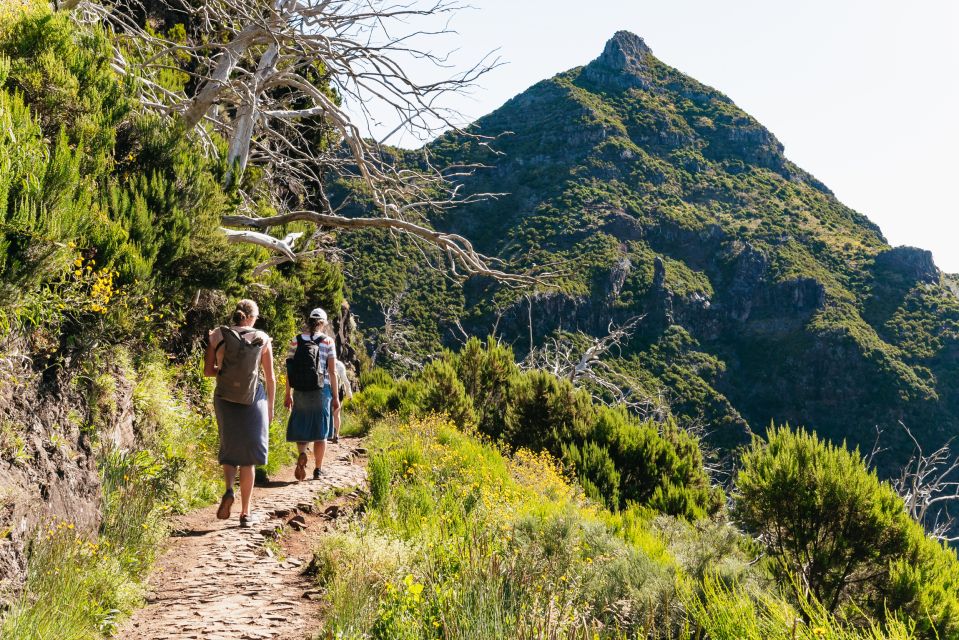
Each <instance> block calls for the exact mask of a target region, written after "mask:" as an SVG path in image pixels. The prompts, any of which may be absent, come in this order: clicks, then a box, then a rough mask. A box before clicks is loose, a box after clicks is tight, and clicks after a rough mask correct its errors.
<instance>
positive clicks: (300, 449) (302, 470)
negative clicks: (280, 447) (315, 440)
mask: <svg viewBox="0 0 959 640" xmlns="http://www.w3.org/2000/svg"><path fill="white" fill-rule="evenodd" d="M307 444H309V443H308V442H297V443H296V451H297V454H298V455H297V456H296V469H294V470H293V477H294V478H296V479H297V480H302V479H303V478H305V477H306V462H307V460H306V445H307Z"/></svg>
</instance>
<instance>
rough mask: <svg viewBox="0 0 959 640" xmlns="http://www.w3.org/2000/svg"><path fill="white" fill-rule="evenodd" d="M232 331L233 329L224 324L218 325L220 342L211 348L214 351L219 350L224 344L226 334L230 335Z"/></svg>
mask: <svg viewBox="0 0 959 640" xmlns="http://www.w3.org/2000/svg"><path fill="white" fill-rule="evenodd" d="M232 333H233V329H231V328H230V327H228V326H226V325H224V326H222V327H220V342H219V343H218V344H217V345H216V348H215V349H214V350H213V351H214V353H215V352H217V351H219V350H220V348H221V347H223V346H224V345H226V337H227V335H231V334H232Z"/></svg>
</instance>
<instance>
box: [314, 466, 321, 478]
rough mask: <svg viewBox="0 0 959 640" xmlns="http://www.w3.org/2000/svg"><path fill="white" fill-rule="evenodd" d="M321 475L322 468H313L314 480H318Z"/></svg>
mask: <svg viewBox="0 0 959 640" xmlns="http://www.w3.org/2000/svg"><path fill="white" fill-rule="evenodd" d="M321 475H323V469H319V468H317V469H313V479H314V480H319V479H320V476H321Z"/></svg>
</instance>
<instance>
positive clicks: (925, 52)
mask: <svg viewBox="0 0 959 640" xmlns="http://www.w3.org/2000/svg"><path fill="white" fill-rule="evenodd" d="M470 4H471V8H470V9H466V10H462V11H460V12H458V13H457V14H456V15H454V17H453V18H452V21H451V23H450V27H451V28H452V29H455V30H456V34H455V35H450V36H444V37H438V38H434V40H433V41H432V43H431V45H430V46H431V47H434V48H435V50H436V51H444V52H445V51H449V50H453V49H455V51H452V55H451V58H450V60H451V64H452V65H453V67H454V68H466V67H467V66H469V64H470V63H473V62H476V61H477V60H479V59H481V58H482V57H483V56H484V55H486V54H487V53H489V52H490V51H493V50H495V55H497V56H499V58H500V59H501V60H502V61H503V62H504V63H505V64H503V65H502V66H500V67H498V68H497V69H494V70H493V71H491V72H490V73H488V74H487V75H485V76H484V77H483V78H482V79H481V81H480V83H479V84H480V86H478V87H476V88H475V89H474V90H473V91H472V92H471V94H470V95H469V96H463V97H458V98H456V99H455V100H453V101H452V102H451V103H450V104H451V106H453V107H455V108H457V109H458V110H459V111H460V112H462V113H463V114H464V116H465V118H466V119H467V120H472V119H475V118H478V117H480V116H482V115H485V114H486V113H489V112H490V111H492V110H494V109H496V108H497V107H499V106H500V105H502V104H503V103H504V102H505V101H506V100H508V99H509V98H511V97H512V96H514V95H516V94H518V93H521V92H522V91H524V90H525V89H526V88H527V87H529V86H530V85H532V84H534V83H536V82H537V81H539V80H542V79H544V78H548V77H550V76H552V75H554V74H556V73H558V72H561V71H565V70H566V69H570V68H572V67H576V66H580V65H583V64H586V63H588V62H589V61H590V60H592V59H593V58H595V57H596V56H598V55H599V53H600V52H601V51H602V49H603V45H604V44H605V42H606V41H607V40H608V39H609V38H610V37H611V36H612V35H613V33H615V32H616V31H618V30H627V31H632V32H633V33H636V34H637V35H639V36H642V37H643V38H644V39H645V40H646V43H647V44H648V45H649V46H650V47H651V48H652V50H653V53H654V54H655V55H656V56H657V57H658V58H659V59H660V60H662V61H663V62H665V63H666V64H669V65H671V66H673V67H676V68H677V69H679V70H680V71H682V72H683V73H686V74H687V75H690V76H692V77H694V78H696V79H697V80H699V81H701V82H704V83H705V84H708V85H710V86H712V87H714V88H716V89H718V90H720V91H722V92H723V93H725V94H726V95H728V96H729V97H730V98H732V100H733V101H734V102H736V104H737V105H739V106H740V107H741V108H742V109H744V110H745V111H746V112H748V113H750V114H751V115H753V116H754V117H755V118H756V119H757V120H759V121H760V122H761V123H762V124H764V125H765V126H766V127H767V128H768V129H769V130H770V131H772V132H773V134H775V135H776V137H777V138H778V139H779V140H780V141H781V142H782V143H783V144H784V145H785V148H786V156H787V157H788V158H789V159H790V160H792V161H793V162H795V163H796V164H798V165H799V166H800V167H802V168H804V169H805V170H807V171H809V172H810V173H812V174H813V175H815V176H816V177H817V178H819V179H820V180H821V181H823V182H824V183H825V184H826V185H827V186H829V187H830V188H831V189H832V190H833V191H834V192H835V194H836V196H837V197H838V198H839V199H840V200H841V201H842V202H843V203H845V204H846V205H848V206H850V207H852V208H854V209H856V210H857V211H860V212H862V213H864V214H866V215H867V216H868V217H869V218H870V219H871V220H872V221H874V222H875V223H877V224H878V225H879V226H880V227H881V228H882V231H883V233H884V234H885V236H886V238H887V240H888V241H889V242H890V243H891V244H893V245H903V244H905V245H911V246H917V247H921V248H924V249H929V250H931V251H932V252H933V256H934V258H935V260H936V263H937V264H938V265H939V267H940V268H941V269H943V270H944V271H946V272H949V273H959V198H957V196H956V193H955V191H956V187H957V186H959V1H957V0H915V1H914V2H902V1H901V0H900V1H898V2H893V1H890V0H871V1H867V0H802V1H799V0H791V1H787V0H657V1H652V0H591V1H589V2H582V1H572V0H471V2H470ZM424 72H425V70H424ZM391 142H393V143H396V142H397V140H391ZM400 142H401V143H402V144H403V145H404V146H413V145H414V144H415V141H413V140H406V139H404V140H401V141H400Z"/></svg>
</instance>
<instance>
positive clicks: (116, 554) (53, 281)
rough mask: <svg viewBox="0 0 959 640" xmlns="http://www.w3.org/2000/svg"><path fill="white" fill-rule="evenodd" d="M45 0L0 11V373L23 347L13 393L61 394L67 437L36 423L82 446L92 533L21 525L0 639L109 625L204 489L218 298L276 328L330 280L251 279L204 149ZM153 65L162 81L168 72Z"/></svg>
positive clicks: (249, 252) (103, 42)
mask: <svg viewBox="0 0 959 640" xmlns="http://www.w3.org/2000/svg"><path fill="white" fill-rule="evenodd" d="M48 4H49V3H43V2H28V3H24V7H23V8H22V9H21V8H19V7H18V8H13V9H10V8H9V7H7V6H6V5H5V6H4V8H3V9H2V10H0V344H2V345H3V348H4V349H8V348H9V349H11V354H8V353H4V354H3V359H2V362H3V363H5V364H4V365H3V367H4V369H3V372H2V375H3V379H4V384H8V383H11V384H12V383H13V382H14V380H13V378H10V376H9V375H8V372H7V371H6V363H8V362H9V359H8V358H7V356H8V355H10V356H11V358H17V359H18V360H16V361H17V362H20V361H21V360H22V361H26V362H29V373H28V374H27V375H25V376H24V377H25V378H26V380H25V381H24V382H25V384H24V385H23V389H24V393H32V392H34V391H36V393H38V394H43V393H51V392H54V391H57V390H63V389H65V390H66V392H67V394H68V395H69V398H66V397H65V398H64V399H63V401H64V402H67V401H68V400H69V401H70V402H75V404H76V406H72V405H71V406H70V407H69V409H70V421H71V425H72V427H75V428H76V430H77V431H75V432H74V434H75V435H76V434H77V433H78V434H79V435H78V436H77V437H78V438H79V441H77V442H66V441H65V438H66V437H68V436H69V434H70V429H68V428H64V429H59V428H58V427H57V426H56V425H45V427H49V429H50V433H49V434H47V433H44V436H47V435H49V437H50V439H51V441H53V440H56V442H52V443H51V444H50V445H49V446H54V445H55V446H56V447H58V448H61V449H63V450H64V451H68V450H71V448H80V447H82V448H83V449H84V450H85V451H88V452H91V453H92V456H93V457H94V458H95V459H96V461H97V463H98V465H99V469H100V474H101V477H102V484H103V510H102V524H101V526H100V528H99V530H97V531H87V530H85V531H79V530H78V529H77V528H76V527H77V525H76V524H75V523H73V522H67V521H64V522H52V523H50V526H49V527H48V528H44V529H43V530H41V531H39V532H37V536H36V539H35V540H33V541H32V542H31V543H30V544H29V558H28V560H29V563H28V564H29V575H28V576H27V581H26V584H25V585H24V590H23V591H22V594H20V596H19V598H18V599H16V600H15V601H14V602H13V605H12V608H11V609H10V610H9V611H7V612H6V613H5V614H4V616H3V620H2V622H0V624H2V627H0V628H2V631H0V635H2V636H3V637H4V638H90V637H96V635H97V634H98V633H101V632H102V633H108V632H110V631H111V630H112V629H113V628H114V626H115V625H116V622H117V620H118V619H120V618H121V617H122V616H123V615H124V614H125V613H126V612H128V611H129V610H130V608H131V607H133V606H134V605H136V604H137V603H138V602H139V598H140V593H139V587H138V586H137V584H138V583H139V581H140V580H141V579H142V578H143V577H144V576H145V574H146V572H147V570H148V569H149V566H150V564H151V562H152V560H153V558H154V556H155V554H156V553H157V552H158V550H159V549H160V547H159V544H158V543H159V542H160V541H161V540H162V538H163V537H164V535H165V524H164V523H163V521H164V516H165V515H167V514H169V513H171V512H182V511H185V510H187V509H190V508H192V507H195V506H198V505H201V504H206V503H208V502H210V501H211V500H213V499H215V497H217V496H218V495H219V493H220V492H221V491H222V485H221V483H222V480H221V479H220V470H219V467H218V465H217V464H216V449H217V442H216V439H217V434H216V425H215V423H214V421H213V417H212V411H211V408H210V406H209V398H210V394H211V390H212V387H211V386H210V381H208V380H204V379H203V378H202V375H201V371H202V368H201V364H200V357H201V354H200V350H199V349H198V347H199V346H200V342H201V340H202V339H203V338H204V337H205V332H206V330H207V329H209V328H211V326H215V325H217V324H220V323H222V322H223V321H224V320H226V316H227V314H228V312H229V310H230V308H231V307H230V306H229V304H230V301H231V300H235V299H237V298H240V297H253V298H256V299H258V300H259V301H260V303H261V305H260V306H261V316H262V319H263V328H264V329H265V330H267V331H268V332H270V333H271V334H273V335H274V336H275V337H276V338H277V340H278V343H279V344H280V345H283V344H284V343H285V341H286V339H287V338H288V337H289V336H291V335H292V334H293V333H294V331H295V330H296V328H297V325H298V323H299V319H300V318H301V317H302V316H303V313H304V311H305V310H306V309H309V308H312V307H314V306H317V305H318V304H320V305H323V306H326V307H328V308H335V305H338V304H339V303H340V301H341V300H342V288H343V277H342V275H341V273H340V272H339V268H338V267H337V266H336V265H333V264H332V263H329V262H327V261H325V260H323V259H322V258H318V259H316V260H313V261H309V262H307V263H304V264H302V265H298V267H299V268H298V269H297V270H296V271H295V272H293V271H292V270H290V269H287V268H281V269H277V270H273V271H271V272H269V273H267V274H264V275H263V276H261V277H260V278H259V279H258V280H257V281H256V282H254V279H253V277H252V275H251V273H252V267H253V266H254V265H255V264H257V263H258V262H260V261H263V260H264V259H265V258H267V257H268V255H267V254H266V252H265V251H263V250H261V249H256V248H252V247H238V246H236V245H230V244H228V243H227V241H226V238H225V236H224V235H223V234H222V232H221V231H220V229H219V225H220V218H221V216H222V215H223V214H225V213H228V212H230V211H232V210H233V209H234V208H235V207H236V205H237V201H236V195H235V194H234V193H233V192H231V191H230V190H227V189H225V188H224V187H223V186H221V185H222V183H223V174H224V171H225V167H224V166H223V164H222V162H220V161H219V160H217V159H215V158H213V157H211V156H208V155H206V154H204V153H201V152H199V150H198V149H197V147H196V146H195V145H194V144H192V143H191V142H190V141H189V140H188V139H186V138H185V137H184V136H183V132H182V131H181V130H180V129H179V128H178V127H177V126H176V125H175V123H173V122H172V121H170V120H162V119H160V118H158V117H155V116H151V115H147V114H145V113H144V111H143V110H142V109H141V108H140V105H139V104H138V102H137V101H136V99H135V98H134V95H135V94H134V91H133V87H132V86H131V84H130V82H132V80H130V79H129V78H123V77H121V76H120V75H118V74H117V73H116V72H115V71H114V70H113V68H112V61H113V51H112V45H113V43H112V42H111V40H110V38H109V36H108V35H107V34H105V33H103V32H101V31H99V30H97V29H94V28H87V27H78V26H77V24H76V23H75V22H73V21H71V20H70V18H69V17H68V16H66V15H64V14H60V13H51V10H50V8H49V7H48ZM166 80H167V81H168V82H169V83H170V88H172V89H176V88H177V83H182V82H184V81H185V78H184V77H182V75H178V74H170V77H169V78H167V79H166ZM214 143H215V144H221V141H218V140H214ZM247 178H248V179H249V180H253V181H258V180H261V179H262V176H259V175H257V174H256V172H253V171H251V172H249V173H248V176H247ZM10 345H13V346H10ZM283 351H284V350H283V348H282V346H281V347H280V348H279V349H278V353H277V357H278V358H282V357H283V355H284V353H283ZM17 375H19V374H17ZM8 378H9V379H8ZM131 386H132V387H133V391H132V395H133V402H134V410H135V420H134V425H133V427H134V431H135V433H134V434H133V435H134V437H135V446H134V450H131V451H129V452H126V453H120V452H117V451H115V450H114V449H113V447H112V445H111V438H108V437H106V436H105V434H107V433H113V430H114V428H116V426H117V425H116V424H115V423H116V421H117V420H119V418H120V416H119V412H118V410H117V399H118V397H120V390H123V393H124V394H125V393H127V392H128V390H129V388H130V387H131ZM281 397H282V396H281ZM281 402H282V400H281ZM284 416H285V412H284V410H283V409H282V407H278V411H277V420H276V421H275V422H274V424H273V425H271V433H270V442H271V447H272V454H273V455H272V456H271V459H270V464H269V465H268V466H267V467H266V468H265V469H264V471H265V472H266V473H268V474H269V473H273V472H275V471H276V469H278V468H279V467H280V466H282V465H283V464H285V463H286V462H288V461H289V457H290V456H291V452H290V451H289V449H290V447H287V446H286V444H285V442H284V440H285V438H284V424H283V418H284ZM61 431H62V433H61ZM64 433H66V434H67V435H64ZM0 436H2V437H0V459H2V460H4V461H7V460H9V461H12V462H14V463H15V464H19V465H26V464H29V462H30V455H29V454H30V450H29V447H31V446H34V445H32V444H31V442H30V441H27V440H25V439H24V437H23V434H22V433H20V432H19V430H18V427H17V426H16V425H15V424H12V423H11V424H7V423H4V426H3V429H2V431H0ZM61 441H63V442H61ZM37 446H40V445H37ZM42 446H48V444H47V443H43V445H42ZM8 533H9V532H8ZM4 595H5V597H9V595H10V594H4Z"/></svg>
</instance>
